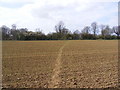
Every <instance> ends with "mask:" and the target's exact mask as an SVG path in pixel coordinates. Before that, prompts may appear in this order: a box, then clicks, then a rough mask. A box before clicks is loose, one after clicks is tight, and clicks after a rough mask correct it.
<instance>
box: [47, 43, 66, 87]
mask: <svg viewBox="0 0 120 90" xmlns="http://www.w3.org/2000/svg"><path fill="white" fill-rule="evenodd" d="M66 44H67V43H65V44H64V45H63V46H62V47H61V48H60V49H59V54H58V57H57V59H56V63H55V68H54V70H53V73H54V74H53V76H52V79H51V82H50V84H49V88H59V83H60V81H61V78H60V77H59V74H60V72H61V67H62V65H61V58H62V50H63V48H64V47H65V45H66Z"/></svg>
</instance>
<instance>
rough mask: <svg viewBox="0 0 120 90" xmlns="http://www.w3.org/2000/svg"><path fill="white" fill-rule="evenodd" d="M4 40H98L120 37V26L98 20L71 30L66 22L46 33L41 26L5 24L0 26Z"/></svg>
mask: <svg viewBox="0 0 120 90" xmlns="http://www.w3.org/2000/svg"><path fill="white" fill-rule="evenodd" d="M0 32H2V40H96V39H105V40H112V39H120V26H113V27H112V28H110V26H109V25H98V24H97V22H93V23H91V25H90V26H85V27H84V28H83V29H82V30H75V31H74V32H71V31H70V30H69V29H68V28H66V26H65V25H64V22H62V21H60V22H59V23H58V24H57V25H55V32H53V33H48V34H47V35H45V34H44V33H43V32H42V31H41V30H40V29H39V28H37V29H36V31H29V30H28V29H27V28H19V29H17V26H16V24H13V25H12V28H11V29H10V28H9V27H7V26H5V25H3V26H1V27H0Z"/></svg>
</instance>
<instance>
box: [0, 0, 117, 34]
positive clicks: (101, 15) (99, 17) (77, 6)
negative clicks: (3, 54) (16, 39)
mask: <svg viewBox="0 0 120 90" xmlns="http://www.w3.org/2000/svg"><path fill="white" fill-rule="evenodd" d="M90 1H91V0H89V1H88V0H86V1H85V0H0V2H5V3H12V2H14V3H20V2H22V3H23V2H24V3H25V5H23V6H21V7H19V8H8V7H3V6H0V11H1V12H0V25H8V26H9V27H10V26H11V24H13V23H15V24H17V26H18V28H20V27H27V28H28V29H30V30H34V29H35V28H38V27H39V28H41V29H43V32H45V33H48V32H53V31H54V26H55V25H56V24H57V23H58V22H59V21H61V20H62V21H64V22H65V25H66V27H68V28H69V29H70V30H75V29H82V28H83V27H84V26H85V25H90V23H91V22H93V21H96V22H98V23H100V24H102V23H103V24H107V23H108V24H109V25H111V26H113V25H116V24H117V23H118V22H117V21H118V20H117V19H118V18H117V15H116V13H117V8H118V7H117V6H116V5H117V4H116V3H110V1H113V0H109V1H108V0H105V1H103V0H102V1H103V2H102V1H100V2H97V1H95V0H92V2H90ZM115 1H116V2H117V1H118V0H114V2H115ZM27 2H28V3H27ZM29 2H31V3H29ZM106 18H108V19H109V20H107V19H106ZM116 20H117V21H116Z"/></svg>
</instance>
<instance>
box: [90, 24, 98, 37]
mask: <svg viewBox="0 0 120 90" xmlns="http://www.w3.org/2000/svg"><path fill="white" fill-rule="evenodd" d="M91 26H92V31H93V34H94V36H96V34H97V32H98V26H97V23H96V22H93V23H92V24H91Z"/></svg>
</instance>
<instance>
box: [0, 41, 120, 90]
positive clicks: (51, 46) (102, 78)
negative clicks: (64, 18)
mask: <svg viewBox="0 0 120 90" xmlns="http://www.w3.org/2000/svg"><path fill="white" fill-rule="evenodd" d="M2 53H3V59H2V70H3V71H2V74H3V77H2V86H3V87H4V88H107V87H117V85H118V41H117V40H63V41H59V40H58V41H3V52H2Z"/></svg>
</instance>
